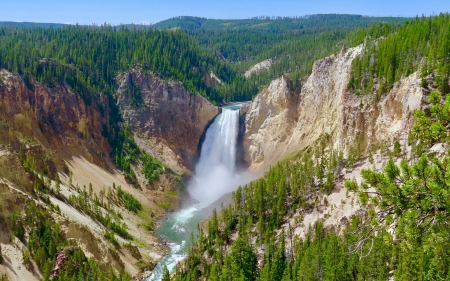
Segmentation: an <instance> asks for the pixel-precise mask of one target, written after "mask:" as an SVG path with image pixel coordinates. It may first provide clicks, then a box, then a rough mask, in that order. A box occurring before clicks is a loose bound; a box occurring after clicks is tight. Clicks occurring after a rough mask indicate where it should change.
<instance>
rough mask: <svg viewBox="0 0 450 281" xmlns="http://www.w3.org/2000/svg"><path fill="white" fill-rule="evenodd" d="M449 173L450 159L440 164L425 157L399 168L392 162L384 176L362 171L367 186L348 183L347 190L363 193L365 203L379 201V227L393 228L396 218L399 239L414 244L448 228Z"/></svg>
mask: <svg viewBox="0 0 450 281" xmlns="http://www.w3.org/2000/svg"><path fill="white" fill-rule="evenodd" d="M449 169H450V158H448V157H444V158H443V159H442V160H439V159H437V158H433V159H428V158H427V157H426V156H425V155H423V156H422V157H421V158H420V159H419V161H418V162H417V163H415V164H414V165H409V164H408V163H407V162H406V161H405V160H403V161H402V162H401V164H400V165H399V166H397V165H396V164H395V162H394V161H393V160H392V159H391V160H389V161H388V162H387V165H386V167H385V169H384V172H382V173H378V172H374V171H372V170H362V172H361V175H362V177H363V179H364V182H363V183H362V184H361V185H360V186H357V185H355V183H354V182H348V183H346V187H347V188H348V189H349V190H352V191H359V192H360V193H359V194H360V199H361V201H362V202H367V199H366V198H367V197H366V196H367V195H373V196H374V197H375V198H376V201H373V202H375V203H376V204H374V205H372V206H371V208H373V209H376V208H379V209H380V211H378V212H376V213H374V217H373V220H375V222H376V223H375V224H374V225H375V226H376V227H378V226H386V227H389V226H391V224H392V223H393V221H392V220H391V219H390V218H391V217H392V216H395V217H396V218H397V219H396V222H395V230H396V235H397V236H399V237H403V236H404V237H405V238H406V239H407V241H414V239H419V238H420V237H422V236H423V235H424V234H426V233H428V232H433V231H436V230H439V229H440V228H441V227H444V225H445V224H446V222H447V221H448V220H449V219H450V211H449V210H450V203H449V202H450V193H449V192H448V190H450V185H449V183H448V182H447V181H446V180H444V179H445V178H446V177H447V174H448V170H449ZM371 189H373V190H374V191H372V190H371Z"/></svg>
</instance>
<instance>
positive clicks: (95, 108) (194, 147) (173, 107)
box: [0, 46, 428, 280]
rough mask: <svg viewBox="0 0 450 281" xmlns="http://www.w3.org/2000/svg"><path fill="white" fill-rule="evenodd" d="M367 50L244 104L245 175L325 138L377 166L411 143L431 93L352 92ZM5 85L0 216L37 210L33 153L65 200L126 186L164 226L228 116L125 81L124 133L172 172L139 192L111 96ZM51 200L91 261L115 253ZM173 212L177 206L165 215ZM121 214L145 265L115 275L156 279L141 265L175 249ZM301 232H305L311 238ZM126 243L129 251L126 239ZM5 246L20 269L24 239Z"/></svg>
mask: <svg viewBox="0 0 450 281" xmlns="http://www.w3.org/2000/svg"><path fill="white" fill-rule="evenodd" d="M362 51H363V47H362V46H358V47H355V48H350V49H346V48H343V49H342V50H341V51H340V52H339V53H337V54H334V55H331V56H329V57H326V58H323V59H321V60H318V61H316V62H315V63H314V65H313V68H312V73H311V75H310V76H309V77H308V78H307V79H305V81H304V83H302V87H301V91H300V92H298V91H297V92H296V91H293V90H292V86H291V85H292V82H291V81H290V80H289V78H287V77H286V76H282V77H280V78H278V79H276V80H274V81H272V82H271V83H270V85H269V86H268V87H267V88H265V89H264V90H263V91H262V92H261V93H260V94H259V95H258V96H256V97H255V98H254V100H253V101H251V102H247V103H245V104H243V105H242V107H241V109H240V114H241V118H240V120H241V124H240V126H241V129H240V137H239V139H240V140H241V143H240V144H238V146H239V148H238V151H239V153H241V154H242V155H238V156H237V157H238V158H242V160H243V161H242V162H243V163H245V165H244V164H242V165H240V166H242V167H241V168H245V169H248V170H249V171H251V172H252V173H255V174H261V173H262V172H264V171H265V170H267V168H268V167H270V165H273V164H274V163H276V162H277V161H279V160H282V159H286V158H288V157H290V156H292V155H294V154H295V153H297V152H299V151H301V150H303V149H305V148H307V147H308V146H311V145H313V144H314V143H315V142H316V141H317V140H318V139H319V138H320V137H323V136H327V137H328V138H329V139H330V140H331V142H332V143H333V148H334V149H336V150H338V151H342V152H343V153H344V154H348V153H349V151H350V150H351V149H352V147H355V146H356V145H358V147H359V150H358V151H359V153H360V155H358V156H359V157H365V156H367V155H368V153H369V151H370V150H371V148H372V147H373V146H375V145H380V144H381V143H386V144H387V145H388V146H390V145H391V144H392V143H393V141H394V140H399V141H401V143H402V144H403V145H406V139H407V133H408V132H409V129H410V128H411V125H412V113H413V112H414V110H416V109H419V108H423V107H424V106H426V105H427V98H426V96H427V94H428V93H427V91H426V90H425V89H423V88H422V87H421V79H420V78H419V75H418V73H413V74H411V75H409V76H408V77H404V78H402V79H401V81H400V82H397V83H396V84H395V85H394V87H393V89H392V90H391V91H390V92H389V93H387V94H386V95H383V96H381V97H380V98H379V99H374V96H373V95H360V96H356V95H355V94H353V93H352V92H351V91H349V90H348V89H347V84H348V82H349V79H350V75H351V65H352V60H353V59H355V58H356V57H357V56H360V55H361V53H362ZM0 77H1V79H0V118H1V124H0V141H1V143H2V145H1V146H0V161H2V163H3V165H2V168H1V169H0V178H1V181H2V185H1V186H2V194H5V196H2V197H1V198H0V207H1V208H2V210H3V209H6V210H8V212H7V213H6V216H7V215H8V214H11V213H13V212H15V211H17V210H18V208H20V204H12V202H13V201H15V202H20V201H21V200H22V201H23V200H25V201H26V200H30V199H29V198H28V197H27V195H26V194H27V193H30V192H31V190H32V179H28V176H26V172H25V170H24V168H23V167H22V166H21V159H19V156H18V154H19V152H21V151H22V153H25V154H30V155H34V156H35V158H36V159H42V160H37V162H36V166H37V168H36V169H38V170H43V169H44V168H45V167H48V169H49V172H48V173H49V175H54V174H58V175H59V178H60V179H61V183H62V188H61V189H62V190H61V193H62V194H64V195H65V196H67V197H69V196H70V195H71V194H78V193H79V191H77V190H76V189H75V188H74V186H75V185H76V186H80V187H81V186H85V187H86V186H92V189H93V192H94V193H100V192H101V191H102V190H105V188H106V189H111V188H112V187H113V186H121V188H122V189H123V190H125V191H126V192H129V193H130V194H132V195H134V196H135V197H138V198H139V201H140V202H141V203H142V205H143V206H144V208H145V210H146V211H148V212H149V213H152V214H153V216H154V218H155V226H157V225H158V221H160V220H161V219H162V218H163V217H165V216H166V215H167V214H168V212H170V210H173V209H175V208H177V207H178V206H179V204H180V200H181V199H180V198H174V197H172V196H171V194H172V193H173V192H175V193H177V192H180V191H182V190H183V186H185V185H186V184H187V182H188V180H189V178H190V177H191V176H192V173H193V171H194V167H195V163H196V162H197V161H198V159H199V157H200V147H201V143H202V141H203V139H204V137H205V133H206V130H207V129H208V127H209V126H210V124H211V123H212V122H213V121H214V118H215V117H216V116H217V115H218V114H219V113H220V108H219V107H217V106H215V105H213V104H211V103H210V102H209V101H208V100H207V99H205V98H204V97H202V96H201V95H199V94H193V93H190V92H189V91H187V90H186V89H185V87H184V86H183V85H182V84H181V83H179V82H175V81H171V80H165V79H162V78H161V77H159V76H157V75H155V74H153V73H150V72H145V71H143V70H141V69H139V68H134V69H131V70H129V71H127V72H124V73H121V74H120V75H118V76H117V79H116V80H117V93H116V99H117V107H118V110H119V112H120V114H121V116H122V118H123V122H124V124H127V126H129V128H130V130H131V132H132V134H133V136H134V140H135V141H136V143H137V145H138V146H139V147H140V149H142V150H144V151H146V152H148V153H149V154H150V155H152V156H153V157H155V158H157V159H159V160H161V161H162V163H163V164H164V165H165V167H166V168H165V173H163V174H162V175H161V176H160V177H159V178H158V179H157V180H155V181H154V182H146V180H145V178H144V177H143V175H142V174H141V172H140V169H139V165H135V166H133V170H134V171H135V173H136V175H137V178H138V182H139V186H140V188H135V187H134V186H133V185H132V184H130V183H129V182H128V181H127V180H126V179H125V178H124V175H123V174H122V173H121V172H120V171H119V170H118V169H117V168H116V166H115V165H114V164H113V162H112V159H110V156H109V155H110V154H111V148H110V146H109V143H108V139H107V136H108V134H110V133H111V127H110V119H111V116H110V115H109V112H111V106H112V105H111V102H112V101H111V100H109V99H108V98H107V97H106V96H103V95H101V94H100V96H99V98H98V99H97V100H95V101H93V102H92V103H90V104H89V103H88V102H86V101H85V100H83V99H82V98H80V97H79V96H78V95H77V94H75V93H73V92H72V91H71V89H70V87H68V86H67V85H64V84H57V85H55V86H54V87H47V86H45V85H42V84H40V83H37V82H34V83H33V84H32V86H30V85H27V84H26V83H25V81H24V80H23V78H22V77H21V76H19V75H16V74H12V73H10V72H8V71H6V70H1V71H0ZM130 87H131V88H132V87H137V89H138V91H139V93H140V96H141V102H140V103H139V104H135V101H134V100H133V97H132V96H131V95H130V94H129V91H130ZM363 163H365V164H363V167H365V166H367V165H369V164H368V163H367V161H366V162H363ZM380 163H381V162H380ZM359 170H360V169H358V171H359ZM13 171H14V172H13ZM170 171H174V173H176V174H178V175H179V176H180V177H179V178H177V176H174V173H172V172H170ZM344 174H345V173H344ZM351 176H356V173H355V172H352V171H348V174H345V175H344V177H345V178H350V177H351ZM356 177H357V176H356ZM339 186H340V187H336V189H335V190H334V193H332V194H331V195H330V197H329V201H330V202H338V201H339V200H342V199H343V198H344V197H345V195H343V194H342V192H343V191H342V189H341V187H342V182H341V184H340V185H339ZM181 194H183V193H181ZM334 197H335V198H334ZM51 201H52V202H54V204H56V205H58V207H59V209H60V210H61V214H60V215H55V216H56V217H57V220H59V221H61V222H62V223H63V225H65V228H64V229H65V231H66V234H67V235H68V237H69V238H73V239H77V240H78V243H79V244H80V245H85V246H84V251H85V252H86V253H87V254H88V255H91V256H95V257H97V256H99V255H101V254H100V253H107V252H108V243H109V242H107V241H106V240H105V238H104V237H103V234H102V232H103V230H104V229H103V226H102V225H99V224H98V223H96V222H95V221H93V220H91V219H90V218H89V217H88V216H87V215H85V214H83V213H81V212H79V211H77V210H75V209H74V208H72V207H71V206H70V205H69V204H67V202H64V201H63V200H59V199H58V198H56V197H52V198H51ZM164 202H169V203H170V205H171V206H172V207H171V208H169V209H165V208H164V207H161V206H163V205H162V203H164ZM344 205H345V204H344ZM114 208H115V209H116V210H117V211H120V212H122V213H123V217H124V221H126V224H127V226H128V229H129V230H130V232H131V233H132V235H133V236H134V237H135V239H137V241H138V242H139V243H136V245H137V248H138V251H139V252H140V256H142V257H141V258H139V257H135V256H133V254H132V253H131V252H127V251H120V252H119V254H118V256H115V255H113V254H107V257H106V258H105V259H104V262H106V263H108V262H114V265H115V267H116V269H124V270H126V271H127V272H129V273H131V274H132V275H133V276H135V277H136V278H138V279H139V278H141V277H144V276H145V274H144V275H142V273H140V272H142V268H138V267H137V266H136V264H137V262H139V261H141V260H145V262H147V263H150V264H153V265H154V264H155V263H156V262H157V261H158V260H159V259H161V258H162V257H163V256H164V254H165V253H166V251H167V246H164V245H161V244H160V240H158V238H157V237H156V236H155V234H154V233H153V232H152V231H150V232H148V231H146V230H145V229H144V223H145V219H142V218H140V217H138V216H137V215H136V214H133V213H132V212H129V211H127V210H124V209H123V208H121V207H120V206H115V207H114ZM358 210H359V209H358V208H356V207H355V208H352V211H349V207H348V206H342V209H341V211H336V213H337V214H339V215H336V217H335V218H334V219H333V220H332V221H330V224H339V222H340V221H341V220H342V218H344V217H348V216H350V215H351V214H352V212H356V211H358ZM323 214H324V212H322V213H321V216H323ZM313 215H314V216H315V215H316V214H313ZM313 215H311V218H307V219H308V220H310V223H313V222H314V219H312V216H313ZM317 217H320V215H318V216H317ZM296 231H297V232H298V234H301V233H303V234H304V232H305V229H300V228H299V229H297V230H296ZM86 236H90V237H92V239H97V240H98V241H99V242H98V243H97V244H95V245H93V244H89V243H86V242H85V241H83V237H86ZM119 239H120V238H119ZM120 241H121V242H123V243H125V240H122V239H120ZM144 241H145V242H144ZM0 242H1V244H2V247H3V248H4V249H8V251H3V256H4V257H5V258H7V259H10V260H11V261H14V264H19V263H20V261H19V260H20V257H19V256H20V251H19V250H17V249H20V248H23V247H24V245H22V244H21V243H20V241H18V240H17V239H16V240H14V241H12V243H13V244H14V245H16V247H17V249H16V250H13V249H14V247H10V245H11V241H8V240H7V239H6V237H3V238H2V240H1V241H0ZM8 245H9V246H8ZM119 260H120V261H122V263H121V262H120V261H119ZM1 267H3V266H1V265H0V268H1ZM2 270H5V271H6V272H10V271H9V269H2ZM22 271H25V272H27V273H23V274H16V275H14V274H12V273H8V274H9V275H8V276H9V277H10V280H21V279H23V278H25V279H27V280H33V278H34V280H38V279H39V277H40V276H39V273H36V272H34V273H33V272H28V271H27V269H23V270H22ZM146 274H147V275H148V274H149V272H146Z"/></svg>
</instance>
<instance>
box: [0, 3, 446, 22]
mask: <svg viewBox="0 0 450 281" xmlns="http://www.w3.org/2000/svg"><path fill="white" fill-rule="evenodd" d="M441 12H450V0H371V1H367V0H308V1H305V0H259V1H257V0H222V1H217V0H158V1H155V0H121V1H119V0H76V1H74V0H39V1H36V0H0V21H29V22H51V23H72V24H75V23H79V24H93V23H97V24H101V23H104V22H107V23H110V24H113V25H117V24H121V23H144V24H150V23H157V22H159V21H162V20H165V19H169V18H171V17H175V16H200V17H206V18H214V19H246V18H251V17H254V16H303V15H311V14H323V13H338V14H344V13H345V14H361V15H368V16H416V15H422V14H425V15H432V14H439V13H441Z"/></svg>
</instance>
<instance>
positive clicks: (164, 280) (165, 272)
mask: <svg viewBox="0 0 450 281" xmlns="http://www.w3.org/2000/svg"><path fill="white" fill-rule="evenodd" d="M161 281H170V273H169V270H168V269H167V266H164V268H163V277H162V279H161Z"/></svg>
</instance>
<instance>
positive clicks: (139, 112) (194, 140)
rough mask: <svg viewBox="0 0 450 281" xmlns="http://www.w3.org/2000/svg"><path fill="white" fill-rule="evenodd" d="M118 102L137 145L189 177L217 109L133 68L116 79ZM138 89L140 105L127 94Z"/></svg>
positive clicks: (176, 85) (177, 86)
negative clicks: (134, 102)
mask: <svg viewBox="0 0 450 281" xmlns="http://www.w3.org/2000/svg"><path fill="white" fill-rule="evenodd" d="M117 80H118V83H119V86H118V87H119V88H118V96H117V103H118V105H119V107H120V110H121V113H122V116H123V118H124V120H125V122H126V123H128V124H129V125H130V126H131V128H132V130H133V132H134V133H135V139H136V141H137V143H138V144H139V145H140V146H141V147H144V148H145V149H146V150H147V151H149V152H150V153H151V154H152V155H154V156H155V157H157V158H159V159H161V160H162V161H163V162H164V163H166V164H167V165H169V166H170V167H171V168H173V169H174V170H175V171H177V172H178V173H180V174H190V171H192V170H193V168H194V167H195V162H196V159H197V158H198V156H199V155H198V148H199V145H200V139H201V138H202V136H203V134H204V133H205V129H206V127H207V126H208V125H209V124H210V123H211V122H212V120H213V119H214V117H216V116H217V114H219V108H218V107H217V106H214V105H213V104H211V103H210V102H209V101H208V100H207V99H205V98H204V97H202V96H201V95H199V94H192V93H189V92H188V91H187V90H186V89H185V87H184V86H183V85H182V84H181V83H179V82H175V81H171V80H163V79H161V78H159V77H158V76H156V75H154V74H152V73H146V72H144V71H143V70H141V69H133V70H131V71H128V72H125V73H123V74H121V75H120V76H119V77H118V79H117ZM133 86H135V87H137V88H138V91H139V95H140V103H139V104H138V105H133V99H132V98H131V97H130V95H127V93H128V91H129V89H130V87H133Z"/></svg>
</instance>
